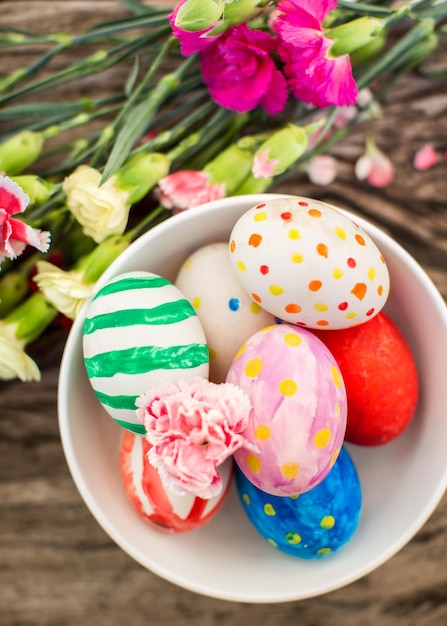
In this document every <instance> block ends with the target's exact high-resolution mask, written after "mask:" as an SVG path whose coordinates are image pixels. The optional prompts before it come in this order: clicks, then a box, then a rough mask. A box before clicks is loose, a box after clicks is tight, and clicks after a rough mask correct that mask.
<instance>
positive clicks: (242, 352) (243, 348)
mask: <svg viewBox="0 0 447 626" xmlns="http://www.w3.org/2000/svg"><path fill="white" fill-rule="evenodd" d="M247 345H248V344H247V343H244V344H243V345H242V346H241V347H240V348H239V350H238V351H237V352H236V356H235V357H234V359H235V360H236V359H238V358H239V357H240V356H241V355H242V354H244V352H245V350H246V349H247Z"/></svg>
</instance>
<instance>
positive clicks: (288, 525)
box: [235, 448, 362, 559]
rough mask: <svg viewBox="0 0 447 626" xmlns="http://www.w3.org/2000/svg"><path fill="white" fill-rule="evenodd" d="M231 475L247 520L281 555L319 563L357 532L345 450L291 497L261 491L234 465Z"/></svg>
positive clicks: (356, 484) (358, 501)
mask: <svg viewBox="0 0 447 626" xmlns="http://www.w3.org/2000/svg"><path fill="white" fill-rule="evenodd" d="M235 473H236V488H237V492H238V495H239V498H240V502H241V504H242V507H243V508H244V511H245V513H246V514H247V516H248V518H249V520H250V522H251V523H252V525H253V526H254V527H255V529H256V530H257V531H258V532H259V533H260V534H261V535H262V537H263V538H264V539H265V540H266V541H268V543H270V544H271V545H272V546H274V547H275V548H277V549H278V550H280V551H282V552H286V553H287V554H290V555H292V556H295V557H299V558H302V559H321V558H323V557H327V556H329V555H330V554H334V553H335V552H337V550H339V549H340V548H341V547H342V546H344V545H345V544H346V543H347V542H348V541H349V539H351V537H352V535H353V534H354V532H355V530H356V529H357V526H358V524H359V520H360V513H361V506H362V493H361V486H360V481H359V478H358V474H357V470H356V468H355V465H354V463H353V461H352V459H351V457H350V456H349V454H348V452H347V450H346V449H345V448H342V450H341V451H340V454H339V456H338V458H337V461H336V462H335V464H334V466H333V468H332V469H331V471H330V472H329V474H328V475H327V476H326V478H325V479H324V480H323V481H321V482H320V483H319V484H318V485H317V486H316V487H314V488H313V489H310V490H309V491H307V492H306V493H302V494H300V495H299V496H295V497H289V496H274V495H271V494H268V493H265V492H264V491H261V490H260V489H258V488H257V487H256V486H255V485H253V483H252V482H251V481H249V480H248V478H247V477H246V476H245V475H244V474H243V473H242V472H241V470H240V469H239V468H238V467H237V465H236V466H235Z"/></svg>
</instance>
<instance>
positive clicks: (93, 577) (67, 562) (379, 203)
mask: <svg viewBox="0 0 447 626" xmlns="http://www.w3.org/2000/svg"><path fill="white" fill-rule="evenodd" d="M159 4H160V5H162V4H165V5H166V4H167V3H162V2H159ZM168 4H169V3H168ZM120 10H121V9H120V7H119V5H118V3H116V2H114V1H112V0H95V1H93V0H65V1H64V2H59V1H57V0H27V1H24V0H6V1H5V0H3V2H1V3H0V21H1V24H2V25H7V24H13V25H15V26H20V27H21V28H30V29H39V28H41V29H45V30H48V29H49V28H50V27H51V29H52V30H54V31H55V32H56V31H61V30H67V31H72V32H75V31H76V30H77V29H78V28H79V27H80V26H85V25H86V23H87V22H89V21H91V22H93V21H96V20H97V19H98V16H101V17H102V18H105V19H106V18H107V19H109V18H112V17H113V16H116V15H117V14H118V13H119V12H120ZM446 52H447V51H446V50H445V49H444V50H442V51H441V52H440V54H439V63H440V64H441V65H442V63H443V62H444V61H443V59H445V54H446ZM24 61H25V59H24V58H22V57H20V56H16V55H15V54H13V53H11V54H9V53H8V51H6V52H5V51H2V59H1V65H0V72H1V73H2V74H3V73H6V71H7V70H9V69H10V68H12V67H17V65H20V64H21V63H23V62H24ZM113 84H114V83H113V81H112V82H111V83H109V88H111V89H113ZM93 87H94V86H90V88H93ZM368 134H371V135H374V137H375V139H376V142H377V144H378V145H379V146H380V148H381V149H382V150H384V151H385V152H387V154H389V156H390V157H391V158H392V160H393V162H394V163H395V166H396V179H395V181H394V182H393V184H392V185H391V186H389V187H387V188H385V189H382V190H378V189H375V188H372V187H370V186H368V185H367V184H366V183H361V182H359V181H357V180H356V179H355V176H354V164H355V160H356V159H357V158H358V157H359V156H360V155H361V153H362V151H363V147H364V142H365V138H366V136H367V135H368ZM425 142H433V144H434V145H435V147H436V148H438V149H439V150H441V151H444V150H445V149H446V147H447V85H446V83H445V81H444V82H443V83H439V82H435V81H433V80H429V79H427V78H423V77H421V76H416V75H414V76H411V77H408V78H406V79H404V80H403V81H402V82H401V83H400V84H399V85H398V86H396V87H395V88H394V89H393V90H392V91H391V92H390V93H389V95H388V97H387V101H386V102H385V104H384V106H383V115H382V116H381V117H380V118H379V119H376V120H373V121H368V122H366V123H365V124H362V125H359V126H358V127H357V128H356V129H355V130H354V131H353V132H352V133H351V134H350V136H349V138H347V139H345V140H343V141H342V142H340V143H339V144H338V145H337V146H336V147H335V148H334V149H333V150H332V153H333V154H334V155H335V156H336V157H337V158H338V161H339V174H338V177H337V179H336V181H335V182H334V183H333V184H332V185H331V186H330V187H328V188H324V187H316V186H314V185H312V184H311V183H310V182H309V181H308V179H307V177H306V176H305V175H304V174H302V173H297V174H296V175H294V176H293V177H290V178H289V179H288V180H287V181H284V182H283V183H282V184H281V185H280V186H279V187H278V189H279V190H280V191H284V192H293V193H300V194H303V195H309V196H314V197H317V198H321V199H323V200H327V201H330V202H333V203H335V204H337V205H339V206H341V207H344V208H347V209H350V210H352V211H354V212H358V213H359V214H361V215H364V216H365V217H367V218H369V219H370V220H372V221H373V222H376V223H378V224H380V225H381V226H382V227H384V228H385V229H386V230H387V231H389V232H390V233H391V234H392V235H393V236H394V237H395V239H397V241H399V242H400V243H401V244H402V245H404V247H405V248H407V250H409V252H410V253H411V254H413V256H414V257H415V258H416V259H417V260H418V261H419V262H420V263H421V264H422V266H423V267H424V268H425V269H426V270H427V272H428V274H429V275H430V276H431V277H432V279H433V280H434V282H435V284H436V285H437V286H438V288H439V289H440V291H441V293H442V294H443V296H444V297H447V204H446V195H447V183H446V181H447V161H445V160H444V161H443V162H442V163H440V164H439V165H437V166H436V167H434V168H433V169H431V170H429V171H426V172H417V171H416V170H415V169H414V167H413V165H412V159H413V156H414V153H415V152H416V150H417V149H418V148H419V147H420V146H421V145H422V144H423V143H425ZM65 339H66V331H64V330H62V329H60V328H59V327H58V326H57V325H56V324H55V325H54V326H53V327H52V328H51V329H50V330H49V332H48V333H47V334H46V335H45V336H44V337H43V338H41V339H40V340H39V341H37V342H36V343H35V344H34V345H33V346H32V356H33V357H35V358H36V360H37V362H38V363H39V366H40V368H41V370H42V381H41V382H40V383H28V384H24V383H20V382H18V381H13V382H10V383H4V382H3V383H2V382H0V398H1V400H0V402H1V410H0V625H1V626H81V625H82V626H88V625H90V624H95V626H118V625H120V626H121V625H122V624H123V623H125V624H129V626H147V625H148V624H158V625H159V626H168V625H169V626H172V625H173V624H182V623H189V624H194V626H243V625H245V624H262V626H290V625H291V624H296V625H298V624H299V625H300V626H329V625H330V626H359V624H362V626H376V625H377V624H380V626H445V624H446V623H447V568H446V561H447V521H446V520H447V498H446V497H444V498H443V500H442V501H441V503H440V504H439V506H438V507H437V509H436V511H435V512H434V513H433V515H432V516H431V517H430V519H429V520H428V522H427V523H426V524H425V526H424V527H423V528H422V529H421V530H420V531H419V533H418V534H417V535H416V536H415V537H414V539H413V540H412V541H411V542H410V543H409V544H408V545H407V546H405V547H404V548H403V549H402V550H401V551H400V552H399V553H398V554H397V555H396V556H395V557H394V558H392V559H391V560H390V561H388V562H387V563H386V564H384V565H383V566H381V567H380V568H379V569H378V570H376V571H375V572H373V573H372V574H370V575H368V576H366V577H364V578H363V579H361V580H359V581H357V582H355V583H353V584H351V585H349V586H347V587H345V588H343V589H340V590H338V591H335V592H332V593H329V594H326V595H325V596H322V597H320V598H315V599H310V600H307V601H301V602H291V603H284V604H278V605H249V604H241V603H231V602H226V601H220V600H214V599H211V598H206V597H201V596H198V595H196V594H194V593H191V592H189V591H186V590H183V589H181V588H178V587H176V586H174V585H172V584H170V583H168V582H166V581H164V580H162V579H160V578H158V577H156V576H155V575H153V574H152V573H150V572H148V571H146V570H145V569H143V568H142V567H141V566H139V565H138V564H137V563H135V562H134V561H133V560H132V559H131V558H130V557H128V556H127V555H126V554H125V553H124V552H122V551H121V550H120V549H119V548H118V547H117V546H116V545H115V544H114V543H113V542H112V541H111V540H110V539H109V538H108V536H107V535H106V534H105V533H104V531H103V530H102V529H101V528H100V527H99V525H98V524H97V523H96V521H95V520H94V519H93V517H92V516H91V514H90V512H89V511H88V509H87V508H86V506H85V504H84V503H83V501H82V499H81V497H80V495H79V494H78V492H77V490H76V488H75V486H74V483H73V480H72V478H71V476H70V474H69V472H68V469H67V465H66V462H65V458H64V454H63V450H62V447H61V443H60V439H59V431H58V425H57V406H56V394H57V376H58V367H59V362H60V358H61V354H62V350H63V346H64V341H65ZM440 418H443V416H440ZM444 419H445V416H444ZM446 462H447V460H446Z"/></svg>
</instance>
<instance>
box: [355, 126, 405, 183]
mask: <svg viewBox="0 0 447 626" xmlns="http://www.w3.org/2000/svg"><path fill="white" fill-rule="evenodd" d="M355 175H356V177H357V178H358V179H359V180H366V181H367V182H368V183H369V184H370V185H372V186H373V187H388V185H391V183H392V182H393V180H394V176H395V169H394V165H393V163H392V162H391V161H390V159H389V158H388V157H387V155H386V154H384V153H383V152H382V151H381V150H379V148H378V147H377V146H376V143H375V141H374V140H373V139H372V138H370V137H368V138H367V142H366V150H365V154H363V155H362V156H361V157H360V158H359V159H358V160H357V162H356V164H355Z"/></svg>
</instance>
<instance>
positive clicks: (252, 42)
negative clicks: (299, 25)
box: [200, 24, 288, 115]
mask: <svg viewBox="0 0 447 626" xmlns="http://www.w3.org/2000/svg"><path fill="white" fill-rule="evenodd" d="M276 49H277V41H276V39H275V38H274V37H272V36H271V35H270V34H269V33H265V32H262V31H259V30H250V29H249V28H248V26H247V25H246V24H239V25H238V26H234V27H233V28H229V29H228V30H227V31H225V32H224V33H223V34H222V35H221V37H220V38H219V39H218V40H217V41H216V42H215V43H214V44H213V45H212V46H210V47H209V48H207V49H206V50H203V51H202V52H201V53H200V62H201V68H202V76H203V80H204V82H205V84H206V86H207V87H208V90H209V93H210V96H211V97H212V98H213V100H215V102H217V104H219V105H220V106H222V107H225V108H227V109H230V110H232V111H237V112H239V113H244V112H246V111H251V110H253V109H255V108H256V107H257V106H261V107H262V108H264V109H265V110H266V111H267V113H269V114H270V115H275V114H276V113H280V112H281V111H282V110H283V109H284V107H285V105H286V102H287V95H288V94H287V83H286V79H285V77H284V76H283V74H282V73H281V71H280V70H278V69H277V67H276V65H275V63H274V61H273V59H272V57H271V54H272V53H273V52H276Z"/></svg>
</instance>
